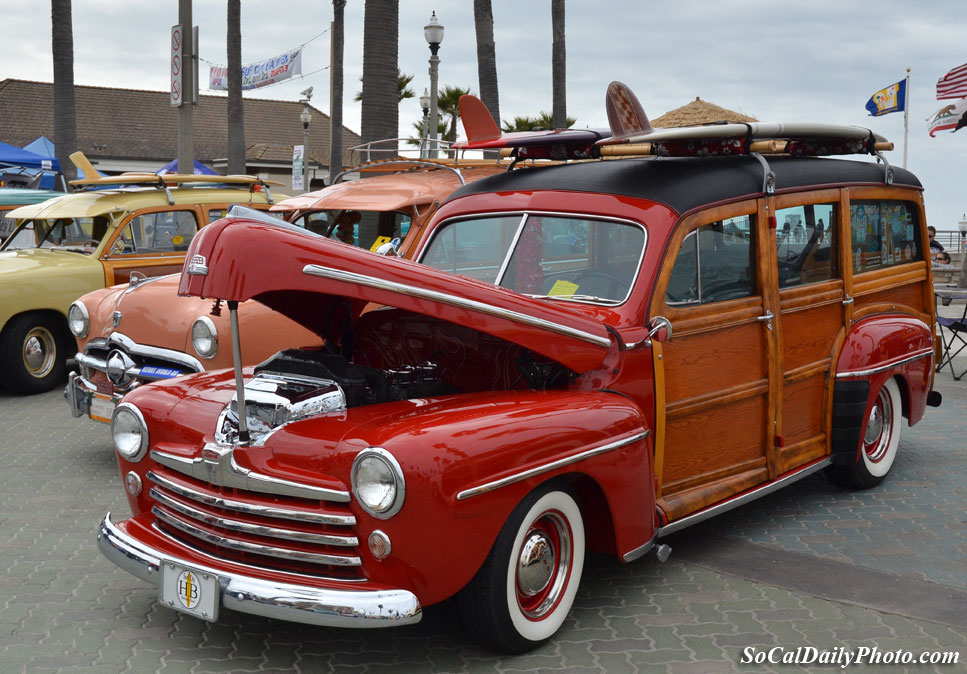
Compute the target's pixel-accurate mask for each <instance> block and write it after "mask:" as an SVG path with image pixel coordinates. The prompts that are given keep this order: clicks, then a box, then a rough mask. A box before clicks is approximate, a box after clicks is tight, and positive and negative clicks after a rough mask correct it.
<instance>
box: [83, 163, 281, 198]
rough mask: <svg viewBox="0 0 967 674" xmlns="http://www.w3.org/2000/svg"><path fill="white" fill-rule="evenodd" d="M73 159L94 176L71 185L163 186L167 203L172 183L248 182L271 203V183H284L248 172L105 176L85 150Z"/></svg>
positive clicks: (136, 173)
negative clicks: (86, 154) (241, 173)
mask: <svg viewBox="0 0 967 674" xmlns="http://www.w3.org/2000/svg"><path fill="white" fill-rule="evenodd" d="M70 158H71V161H73V162H74V165H75V166H77V168H79V169H80V170H81V171H83V172H84V175H87V176H95V177H93V178H79V179H77V180H71V181H70V184H71V185H74V186H77V187H80V188H81V189H85V190H90V189H95V188H98V187H110V186H125V185H132V186H133V185H138V186H142V187H157V188H159V189H163V190H164V191H165V193H166V194H167V196H168V203H169V204H172V205H173V204H174V203H175V201H174V197H173V196H172V194H171V189H170V188H171V187H172V186H183V185H247V186H248V187H249V191H250V192H257V191H259V190H264V191H265V194H266V196H267V198H268V201H269V203H270V204H271V203H273V200H272V190H271V188H270V187H269V185H281V184H282V183H278V182H275V181H273V180H263V179H262V178H258V177H256V176H247V175H230V176H223V175H215V174H210V175H202V174H195V173H192V174H181V173H163V174H158V173H148V172H144V171H133V172H128V173H122V174H120V175H116V176H102V175H99V174H98V172H97V171H96V170H95V169H94V166H93V165H92V164H91V163H90V161H88V159H87V157H86V156H85V155H84V153H83V152H80V151H78V152H75V153H74V154H72V155H70Z"/></svg>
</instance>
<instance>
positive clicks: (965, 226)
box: [957, 213, 967, 255]
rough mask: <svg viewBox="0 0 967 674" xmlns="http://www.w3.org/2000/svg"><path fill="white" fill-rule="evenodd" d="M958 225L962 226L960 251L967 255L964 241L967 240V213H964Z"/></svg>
mask: <svg viewBox="0 0 967 674" xmlns="http://www.w3.org/2000/svg"><path fill="white" fill-rule="evenodd" d="M957 227H958V228H960V252H961V253H963V254H965V255H967V249H965V248H964V241H965V240H967V213H964V217H962V218H961V219H960V222H958V223H957Z"/></svg>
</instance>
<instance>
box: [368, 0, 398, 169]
mask: <svg viewBox="0 0 967 674" xmlns="http://www.w3.org/2000/svg"><path fill="white" fill-rule="evenodd" d="M399 26H400V3H399V0H366V7H365V10H364V13H363V90H362V99H361V100H362V104H363V105H362V118H361V124H360V125H361V129H360V135H361V136H362V141H363V142H364V143H370V142H373V141H377V140H382V139H386V138H396V137H397V135H398V134H399V126H400V106H399V102H400V89H399V77H398V75H399V32H400V31H399ZM393 145H394V144H391V145H390V147H389V148H388V149H389V150H391V152H392V154H396V152H397V151H398V148H397V147H393Z"/></svg>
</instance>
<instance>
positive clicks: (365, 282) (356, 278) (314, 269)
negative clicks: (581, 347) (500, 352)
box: [302, 264, 611, 348]
mask: <svg viewBox="0 0 967 674" xmlns="http://www.w3.org/2000/svg"><path fill="white" fill-rule="evenodd" d="M302 272H303V273H304V274H310V275H312V276H321V277H322V278H328V279H333V280H335V281H343V282H346V283H355V284H357V285H362V286H367V287H369V288H376V289H379V290H389V291H391V292H398V293H401V294H403V295H409V296H411V297H417V298H419V299H424V300H432V301H435V302H442V303H443V304H449V305H451V306H455V307H458V308H460V309H469V310H471V311H479V312H481V313H484V314H487V315H489V316H497V317H498V318H504V319H507V320H510V321H514V322H515V323H522V324H524V325H530V326H533V327H537V328H541V329H544V330H549V331H551V332H555V333H558V334H561V335H565V336H567V337H573V338H574V339H579V340H581V341H584V342H588V343H590V344H594V345H595V346H601V347H604V348H608V347H609V346H611V340H610V339H609V338H607V337H598V336H596V335H592V334H590V333H588V332H584V331H583V330H577V329H575V328H570V327H568V326H566V325H561V324H560V323H552V322H551V321H545V320H544V319H541V318H536V317H534V316H530V315H529V314H522V313H520V312H519V311H510V310H509V309H502V308H500V307H496V306H494V305H492V304H485V303H483V302H477V301H476V300H469V299H466V298H464V297H458V296H457V295H450V294H447V293H441V292H437V291H436V290H428V289H426V288H420V287H417V286H411V285H407V284H405V283H396V282H395V281H386V280H384V279H380V278H375V277H372V276H364V275H363V274H356V273H354V272H351V271H343V270H341V269H333V268H331V267H323V266H321V265H318V264H307V265H306V266H305V267H303V268H302Z"/></svg>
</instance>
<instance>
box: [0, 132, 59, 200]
mask: <svg viewBox="0 0 967 674" xmlns="http://www.w3.org/2000/svg"><path fill="white" fill-rule="evenodd" d="M38 140H40V139H38ZM44 140H46V138H45V139H44ZM34 142H36V141H34ZM48 142H50V141H48ZM0 171H2V174H3V176H4V178H3V182H4V183H5V184H7V183H11V184H12V183H15V182H18V183H19V182H22V183H24V186H29V187H41V188H45V189H53V188H54V187H56V181H55V178H56V175H57V173H59V172H60V162H59V161H57V158H56V157H53V156H44V155H42V154H38V153H36V152H31V151H30V150H26V149H23V150H22V149H20V148H19V147H15V146H13V145H8V144H7V143H4V142H0Z"/></svg>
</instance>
